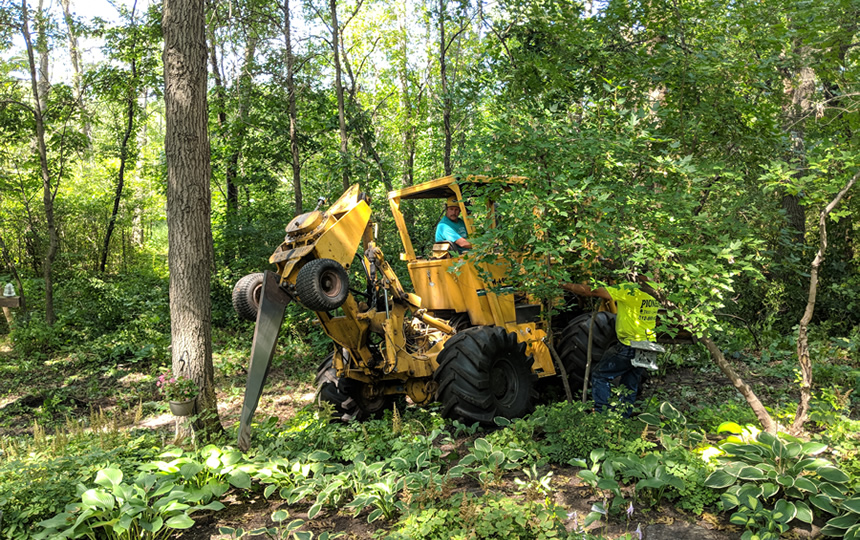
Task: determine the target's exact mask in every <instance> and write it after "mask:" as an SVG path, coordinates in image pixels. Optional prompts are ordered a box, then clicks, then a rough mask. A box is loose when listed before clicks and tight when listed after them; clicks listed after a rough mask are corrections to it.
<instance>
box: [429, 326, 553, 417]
mask: <svg viewBox="0 0 860 540" xmlns="http://www.w3.org/2000/svg"><path fill="white" fill-rule="evenodd" d="M533 362H534V358H533V357H531V356H526V344H525V343H519V342H518V341H517V336H516V334H513V333H508V332H507V331H505V329H504V328H501V327H497V326H477V327H473V328H466V329H464V330H462V331H459V332H457V334H456V335H455V336H454V337H452V338H451V339H449V340H448V341H447V342H446V343H445V347H444V349H442V352H441V353H439V369H437V370H436V372H435V373H434V374H433V378H434V380H435V381H436V382H437V383H438V384H439V388H438V390H437V393H436V396H437V399H438V400H439V401H440V402H442V416H445V417H447V418H454V419H458V420H463V421H465V422H467V423H473V422H480V423H482V424H485V425H491V424H492V423H493V419H494V418H495V417H497V416H502V417H504V418H518V417H520V416H523V415H525V414H527V413H528V412H530V411H531V409H532V401H533V399H534V394H535V391H534V383H535V380H536V379H537V377H536V376H535V375H534V374H533V373H532V370H531V366H532V363H533Z"/></svg>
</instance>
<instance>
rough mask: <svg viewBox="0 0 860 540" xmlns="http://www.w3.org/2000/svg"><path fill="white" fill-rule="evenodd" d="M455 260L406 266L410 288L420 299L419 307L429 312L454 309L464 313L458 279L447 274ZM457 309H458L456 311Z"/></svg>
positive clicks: (415, 263)
mask: <svg viewBox="0 0 860 540" xmlns="http://www.w3.org/2000/svg"><path fill="white" fill-rule="evenodd" d="M455 260H456V259H436V260H432V261H417V262H412V263H409V264H408V265H407V267H408V269H409V276H410V277H411V278H412V286H413V287H415V292H416V293H417V294H418V296H420V297H421V307H425V308H427V309H430V310H437V309H456V310H457V311H465V301H464V300H463V295H462V293H461V292H460V285H459V283H458V281H459V278H458V276H457V275H456V274H453V273H451V272H448V268H450V267H451V264H452V263H453V262H454V261H455ZM458 308H459V309H458Z"/></svg>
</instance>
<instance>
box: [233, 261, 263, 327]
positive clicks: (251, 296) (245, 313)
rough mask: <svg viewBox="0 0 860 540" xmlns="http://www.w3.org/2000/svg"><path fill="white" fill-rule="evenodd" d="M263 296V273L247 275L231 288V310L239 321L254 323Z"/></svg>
mask: <svg viewBox="0 0 860 540" xmlns="http://www.w3.org/2000/svg"><path fill="white" fill-rule="evenodd" d="M262 294H263V273H262V272H255V273H253V274H248V275H247V276H245V277H243V278H242V279H240V280H239V281H237V282H236V285H235V286H234V287H233V310H234V311H235V312H236V315H238V316H239V318H240V319H244V320H246V321H252V322H253V321H256V320H257V312H258V311H260V296H261V295H262Z"/></svg>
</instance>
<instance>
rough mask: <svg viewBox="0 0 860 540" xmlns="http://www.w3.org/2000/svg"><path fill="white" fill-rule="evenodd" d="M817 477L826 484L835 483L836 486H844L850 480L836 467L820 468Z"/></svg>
mask: <svg viewBox="0 0 860 540" xmlns="http://www.w3.org/2000/svg"><path fill="white" fill-rule="evenodd" d="M815 472H817V473H818V476H820V477H821V478H824V479H825V480H827V481H828V482H836V483H837V484H844V483H845V482H847V481H848V480H850V478H849V477H848V475H847V474H845V473H844V472H842V471H841V470H840V469H837V468H836V467H820V468H819V469H818V470H817V471H815Z"/></svg>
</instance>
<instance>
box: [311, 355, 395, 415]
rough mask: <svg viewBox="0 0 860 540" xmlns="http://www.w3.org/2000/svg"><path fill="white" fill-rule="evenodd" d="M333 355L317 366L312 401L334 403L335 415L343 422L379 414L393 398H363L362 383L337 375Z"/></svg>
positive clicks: (382, 396)
mask: <svg viewBox="0 0 860 540" xmlns="http://www.w3.org/2000/svg"><path fill="white" fill-rule="evenodd" d="M333 361H334V355H331V354H330V355H328V357H326V359H325V360H323V361H322V363H321V364H320V365H319V367H318V368H317V376H316V380H315V381H314V384H315V386H316V389H317V391H316V396H315V398H314V401H315V402H316V403H317V404H319V403H320V402H322V401H326V402H328V403H331V404H332V405H334V411H335V417H337V418H338V419H339V420H342V421H344V422H351V421H353V420H358V421H361V420H367V419H368V418H375V417H377V416H380V415H381V414H382V413H383V412H384V411H385V409H387V408H388V407H389V406H390V405H391V403H393V401H394V399H393V398H392V397H391V396H387V395H381V396H378V397H376V398H374V399H367V398H364V397H363V395H362V387H363V386H364V383H362V382H361V381H355V380H352V379H345V378H341V377H338V376H337V370H336V369H335V368H334V363H333Z"/></svg>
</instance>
